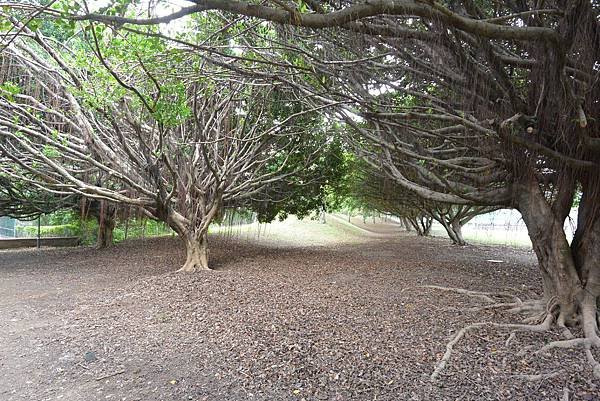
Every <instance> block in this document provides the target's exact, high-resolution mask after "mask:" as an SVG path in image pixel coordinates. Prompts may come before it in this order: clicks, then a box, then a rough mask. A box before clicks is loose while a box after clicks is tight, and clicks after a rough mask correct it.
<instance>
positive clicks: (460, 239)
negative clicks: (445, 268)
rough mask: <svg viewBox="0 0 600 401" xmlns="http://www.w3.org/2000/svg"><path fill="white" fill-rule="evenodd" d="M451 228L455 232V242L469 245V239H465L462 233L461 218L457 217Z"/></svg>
mask: <svg viewBox="0 0 600 401" xmlns="http://www.w3.org/2000/svg"><path fill="white" fill-rule="evenodd" d="M450 228H451V229H452V232H453V233H454V236H455V238H456V239H455V240H454V243H455V244H456V245H460V246H465V245H467V241H465V238H464V237H463V234H462V223H461V221H460V220H459V219H455V220H454V221H453V222H452V223H451V224H450Z"/></svg>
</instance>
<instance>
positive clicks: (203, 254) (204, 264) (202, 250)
mask: <svg viewBox="0 0 600 401" xmlns="http://www.w3.org/2000/svg"><path fill="white" fill-rule="evenodd" d="M182 239H183V242H184V245H185V254H186V258H185V263H184V265H183V267H182V268H181V269H179V271H182V272H197V271H200V270H210V268H209V267H208V235H207V234H206V233H202V234H189V235H185V236H183V237H182Z"/></svg>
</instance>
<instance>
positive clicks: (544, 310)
mask: <svg viewBox="0 0 600 401" xmlns="http://www.w3.org/2000/svg"><path fill="white" fill-rule="evenodd" d="M423 287H424V288H432V289H436V290H442V291H451V292H455V293H458V294H464V295H467V296H471V297H475V298H479V299H481V300H483V301H485V302H487V303H488V304H487V305H483V306H481V307H477V308H471V309H467V310H473V311H480V310H489V309H506V310H507V311H509V312H512V313H524V312H525V313H527V314H529V315H530V316H529V317H527V318H526V319H524V324H511V323H506V324H505V323H494V322H481V323H473V324H470V325H468V326H465V327H463V328H462V329H461V330H459V331H458V332H457V333H456V334H455V335H454V336H453V337H452V338H451V340H450V341H449V342H448V343H447V344H446V351H445V352H444V355H443V356H442V358H441V359H440V361H439V362H438V363H437V365H436V366H435V369H434V371H433V373H432V374H431V376H430V379H431V380H432V381H435V380H436V379H437V378H438V377H439V376H440V374H441V373H442V371H443V370H444V369H445V368H446V366H447V364H448V362H449V360H450V358H451V357H452V353H453V351H454V347H455V346H456V344H457V343H458V342H459V341H460V340H461V339H462V338H463V337H465V336H466V335H467V334H468V333H469V332H471V331H475V330H478V329H481V328H486V327H487V328H497V329H509V330H512V332H511V333H510V335H509V336H508V338H507V340H506V342H505V344H506V346H508V345H509V344H510V343H511V342H512V341H513V340H514V339H515V337H516V333H517V332H536V333H543V332H546V331H548V330H550V329H551V328H552V327H553V326H554V327H558V328H559V329H560V330H561V334H562V336H563V337H564V338H565V340H561V341H554V342H551V343H549V344H547V345H546V346H544V347H543V348H542V349H541V350H540V351H538V353H542V352H547V351H549V350H551V349H554V348H574V347H580V346H582V347H584V350H585V353H586V358H587V361H588V363H589V365H590V366H591V367H592V369H593V373H594V376H595V377H597V378H600V363H599V362H598V361H596V359H595V358H594V355H593V353H592V351H591V349H592V347H600V337H598V333H597V332H596V330H595V329H594V330H591V331H590V330H586V327H585V324H584V333H585V336H584V338H575V336H574V335H573V333H572V332H571V330H569V328H568V327H567V325H566V319H565V317H564V316H563V314H562V313H561V312H560V306H559V303H558V300H557V299H555V298H553V299H550V300H548V301H547V302H543V301H539V300H536V301H525V302H523V301H521V300H520V299H519V298H518V297H515V296H513V295H511V294H507V293H488V292H480V291H469V290H465V289H460V288H449V287H440V286H423ZM494 297H495V298H496V299H499V298H500V299H501V298H512V299H513V302H496V301H495V300H494ZM584 320H585V318H584ZM592 320H593V319H592ZM595 327H596V326H595ZM526 348H527V349H530V347H526ZM526 352H527V351H526V350H523V351H522V352H520V354H521V353H526ZM559 374H560V372H555V373H550V374H539V375H519V377H521V378H523V379H526V380H531V381H535V380H543V379H547V378H552V377H555V376H558V375H559Z"/></svg>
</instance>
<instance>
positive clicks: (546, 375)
mask: <svg viewBox="0 0 600 401" xmlns="http://www.w3.org/2000/svg"><path fill="white" fill-rule="evenodd" d="M563 373H564V372H563V371H562V370H559V371H558V372H552V373H541V374H538V375H511V376H510V377H514V378H517V379H523V380H527V381H529V382H537V381H541V380H546V379H552V378H553V377H558V376H560V375H562V374H563Z"/></svg>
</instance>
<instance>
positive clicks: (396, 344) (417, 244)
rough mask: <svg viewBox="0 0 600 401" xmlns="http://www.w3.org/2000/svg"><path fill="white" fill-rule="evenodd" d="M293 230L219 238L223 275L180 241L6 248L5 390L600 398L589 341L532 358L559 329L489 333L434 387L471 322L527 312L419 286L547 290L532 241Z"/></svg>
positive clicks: (20, 396)
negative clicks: (199, 266) (190, 260)
mask: <svg viewBox="0 0 600 401" xmlns="http://www.w3.org/2000/svg"><path fill="white" fill-rule="evenodd" d="M294 224H295V225H294ZM294 224H292V226H291V227H293V229H292V230H291V231H292V233H291V237H292V238H295V239H296V240H297V241H296V242H295V243H294V242H293V241H292V242H289V243H288V242H286V238H287V237H286V238H284V237H285V235H288V236H289V235H290V230H289V229H286V228H284V229H281V230H279V229H273V230H272V231H271V232H270V233H268V234H267V235H264V236H263V237H261V238H259V240H258V241H256V240H255V239H252V240H239V239H235V238H227V239H224V238H216V237H213V238H212V241H211V245H212V251H211V259H212V261H213V266H214V267H215V268H216V269H217V271H216V272H206V273H198V274H194V275H182V274H175V273H172V271H173V270H175V268H176V267H177V266H178V265H179V263H181V261H182V260H183V255H182V251H181V249H180V247H179V244H178V242H176V241H175V240H174V239H171V238H163V239H153V240H146V241H133V242H128V243H123V244H120V245H119V246H117V247H115V248H113V249H111V250H106V251H96V250H93V249H87V248H80V249H62V250H48V249H44V250H41V251H36V250H31V251H20V252H15V251H10V252H0V321H2V326H1V330H0V400H2V401H16V400H28V401H29V400H35V401H38V400H39V401H42V400H44V401H45V400H57V399H62V400H68V401H79V400H82V401H83V400H85V401H88V400H140V401H141V400H144V401H149V400H216V401H220V400H232V401H233V400H236V401H237V400H265V401H266V400H302V399H304V400H307V401H308V400H375V399H376V400H404V399H406V400H410V399H413V400H455V399H463V400H469V399H471V400H479V399H498V400H515V399H528V400H556V399H558V398H559V397H561V396H562V394H563V391H564V389H565V388H567V389H568V390H569V391H571V398H570V399H582V400H593V399H598V398H594V397H596V394H598V393H599V391H598V383H597V382H594V380H593V379H592V377H591V372H589V369H588V368H587V365H586V364H585V362H584V357H583V355H582V354H580V353H579V352H575V351H556V352H553V353H552V354H551V355H543V356H540V355H532V352H528V353H524V354H523V355H517V353H518V351H521V350H523V349H524V348H526V347H527V346H531V347H532V350H535V349H539V347H541V346H542V345H543V344H544V342H545V341H549V340H552V339H556V338H558V334H556V335H554V334H552V333H551V334H546V335H531V334H518V335H517V336H516V338H515V340H514V341H512V342H511V344H510V345H508V346H506V345H505V343H506V339H507V337H508V335H509V333H508V332H497V331H492V330H481V331H479V332H477V333H475V334H473V335H471V336H469V337H468V338H466V339H465V340H464V341H462V342H461V343H459V344H458V345H457V346H456V354H455V356H454V357H453V358H452V360H451V362H450V364H449V366H448V368H447V369H446V370H445V371H444V373H443V374H442V376H441V377H440V380H439V381H438V382H436V383H433V384H432V383H431V382H430V381H429V375H430V374H431V372H432V370H433V367H434V366H435V364H436V362H437V361H438V360H439V359H440V357H441V355H442V353H443V352H444V349H445V344H446V342H447V340H448V338H449V337H450V336H451V335H452V334H453V333H455V332H456V331H457V330H459V329H460V328H461V327H462V326H463V325H464V324H465V323H469V322H475V321H481V320H483V321H489V320H493V321H511V319H514V317H513V316H507V315H504V314H502V313H499V312H485V311H479V312H475V311H471V312H469V311H465V309H466V308H468V307H470V306H478V305H481V303H480V302H478V301H477V300H475V299H472V298H466V297H464V296H461V295H459V294H453V293H448V292H440V291H437V290H433V289H420V288H418V286H419V285H423V284H427V285H444V286H459V287H464V288H469V289H472V290H484V291H485V290H495V291H496V290H506V291H511V292H513V293H515V294H518V295H520V296H522V297H523V298H528V297H533V296H535V295H536V293H538V292H539V287H538V278H537V271H536V268H535V263H534V259H533V256H532V255H531V254H530V253H529V252H525V251H522V250H514V249H510V248H500V247H496V248H493V247H481V246H480V247H464V248H459V247H454V246H451V245H449V244H448V242H447V241H446V240H440V239H422V238H416V237H410V236H407V235H403V236H398V237H396V236H395V235H389V236H387V238H375V239H374V238H363V237H361V236H360V235H352V234H348V233H344V234H343V235H340V236H339V238H338V240H336V238H337V237H335V235H337V234H335V232H336V231H335V230H332V229H331V227H322V226H320V225H317V223H307V224H301V223H294ZM288 227H289V226H288ZM300 227H305V228H304V229H305V230H308V232H304V233H299V232H298V230H300V229H301V228H300ZM306 227H308V228H306ZM319 230H320V231H319ZM286 233H287V234H286ZM319 235H320V236H321V237H323V238H324V239H323V244H325V245H321V246H318V244H317V245H315V242H318V241H315V237H316V236H319ZM328 236H329V237H328ZM299 238H307V239H310V241H312V242H310V241H309V242H306V243H305V242H302V241H299V240H298V239H299ZM274 239H280V240H281V241H279V242H278V244H279V245H278V246H277V247H275V246H273V245H271V244H272V243H273V241H274ZM282 244H288V245H282ZM307 244H308V245H307ZM490 260H502V263H496V262H491V261H490ZM554 372H558V374H557V375H556V376H555V377H553V378H549V379H545V380H541V381H529V380H527V378H526V377H524V376H522V377H517V376H515V375H526V374H538V373H554Z"/></svg>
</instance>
